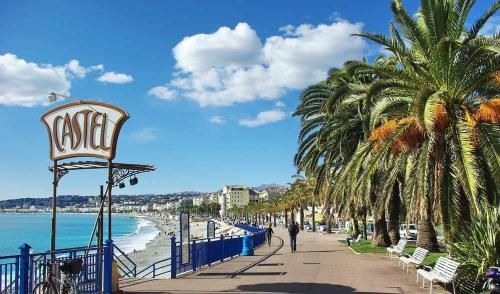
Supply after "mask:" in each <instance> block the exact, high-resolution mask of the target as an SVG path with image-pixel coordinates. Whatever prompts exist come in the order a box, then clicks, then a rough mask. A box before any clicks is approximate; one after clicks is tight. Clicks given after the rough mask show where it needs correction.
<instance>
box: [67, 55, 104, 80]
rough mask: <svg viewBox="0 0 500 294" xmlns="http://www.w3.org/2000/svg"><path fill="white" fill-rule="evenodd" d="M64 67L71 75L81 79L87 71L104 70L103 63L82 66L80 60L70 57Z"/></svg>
mask: <svg viewBox="0 0 500 294" xmlns="http://www.w3.org/2000/svg"><path fill="white" fill-rule="evenodd" d="M66 69H67V70H68V72H69V73H70V74H72V75H74V76H75V77H77V78H80V79H83V78H84V77H85V76H86V75H87V74H88V73H90V72H93V71H101V72H102V71H103V70H104V65H102V64H99V65H92V66H89V67H83V66H81V65H80V62H79V61H78V60H76V59H72V60H70V61H69V62H68V64H66Z"/></svg>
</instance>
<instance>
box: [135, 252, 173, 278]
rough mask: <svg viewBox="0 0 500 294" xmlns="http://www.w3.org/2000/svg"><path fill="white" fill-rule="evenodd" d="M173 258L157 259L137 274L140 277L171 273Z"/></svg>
mask: <svg viewBox="0 0 500 294" xmlns="http://www.w3.org/2000/svg"><path fill="white" fill-rule="evenodd" d="M170 266H171V258H170V257H169V258H165V259H162V260H160V261H157V262H155V263H153V264H151V265H150V266H148V267H146V268H144V269H143V270H141V271H139V272H138V273H137V275H136V277H138V278H153V279H154V278H159V277H163V276H165V275H167V274H168V273H170Z"/></svg>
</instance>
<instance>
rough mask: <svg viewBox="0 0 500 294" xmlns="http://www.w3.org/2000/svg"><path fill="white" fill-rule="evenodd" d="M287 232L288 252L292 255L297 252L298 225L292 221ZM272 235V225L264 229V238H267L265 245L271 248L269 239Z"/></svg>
mask: <svg viewBox="0 0 500 294" xmlns="http://www.w3.org/2000/svg"><path fill="white" fill-rule="evenodd" d="M287 230H288V236H289V237H290V250H291V251H292V253H294V252H295V251H297V235H298V234H299V231H300V230H299V226H298V224H297V223H296V222H295V221H294V220H292V221H291V222H290V224H289V225H288V227H287ZM273 234H274V231H273V228H272V225H271V224H269V226H268V227H267V229H266V236H267V245H268V246H271V238H272V236H273Z"/></svg>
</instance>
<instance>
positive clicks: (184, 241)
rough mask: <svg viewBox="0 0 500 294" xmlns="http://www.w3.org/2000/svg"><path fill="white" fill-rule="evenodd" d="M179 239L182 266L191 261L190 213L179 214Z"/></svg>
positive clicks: (182, 212)
mask: <svg viewBox="0 0 500 294" xmlns="http://www.w3.org/2000/svg"><path fill="white" fill-rule="evenodd" d="M179 237H180V238H179V239H180V245H181V246H180V247H181V248H180V249H181V250H180V255H181V264H186V263H189V261H190V260H191V249H190V241H191V235H190V219H189V212H187V211H181V212H180V213H179Z"/></svg>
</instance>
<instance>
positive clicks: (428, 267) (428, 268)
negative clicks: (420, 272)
mask: <svg viewBox="0 0 500 294" xmlns="http://www.w3.org/2000/svg"><path fill="white" fill-rule="evenodd" d="M424 270H426V271H428V272H430V271H432V267H430V266H428V265H425V266H424Z"/></svg>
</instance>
